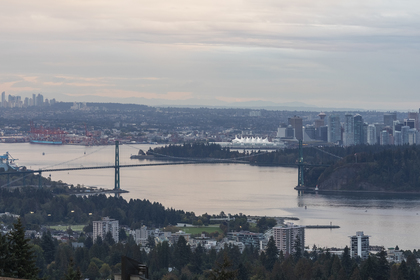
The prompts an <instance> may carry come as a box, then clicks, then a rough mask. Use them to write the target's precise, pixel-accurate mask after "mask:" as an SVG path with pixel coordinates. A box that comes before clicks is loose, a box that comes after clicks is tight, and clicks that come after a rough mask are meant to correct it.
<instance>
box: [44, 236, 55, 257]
mask: <svg viewBox="0 0 420 280" xmlns="http://www.w3.org/2000/svg"><path fill="white" fill-rule="evenodd" d="M41 248H42V250H44V259H45V261H46V263H47V264H50V263H51V262H52V261H53V260H54V258H55V244H54V240H53V238H52V236H51V232H50V231H47V232H44V233H43V234H42V238H41Z"/></svg>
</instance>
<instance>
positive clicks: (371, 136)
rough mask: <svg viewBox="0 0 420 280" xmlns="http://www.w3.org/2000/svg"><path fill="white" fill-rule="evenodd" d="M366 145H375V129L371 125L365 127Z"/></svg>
mask: <svg viewBox="0 0 420 280" xmlns="http://www.w3.org/2000/svg"><path fill="white" fill-rule="evenodd" d="M367 143H368V144H369V145H375V144H376V143H377V141H376V127H375V125H373V124H370V125H368V127H367Z"/></svg>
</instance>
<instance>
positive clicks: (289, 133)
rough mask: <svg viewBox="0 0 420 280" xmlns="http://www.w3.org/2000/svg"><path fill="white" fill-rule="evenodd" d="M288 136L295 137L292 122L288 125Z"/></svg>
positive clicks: (289, 137) (288, 137)
mask: <svg viewBox="0 0 420 280" xmlns="http://www.w3.org/2000/svg"><path fill="white" fill-rule="evenodd" d="M285 132H286V138H287V139H295V129H294V128H293V126H291V125H290V124H289V125H288V126H287V127H286V130H285Z"/></svg>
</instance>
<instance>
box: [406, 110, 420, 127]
mask: <svg viewBox="0 0 420 280" xmlns="http://www.w3.org/2000/svg"><path fill="white" fill-rule="evenodd" d="M408 118H409V119H413V120H414V128H415V129H417V130H419V128H420V127H419V113H417V112H408Z"/></svg>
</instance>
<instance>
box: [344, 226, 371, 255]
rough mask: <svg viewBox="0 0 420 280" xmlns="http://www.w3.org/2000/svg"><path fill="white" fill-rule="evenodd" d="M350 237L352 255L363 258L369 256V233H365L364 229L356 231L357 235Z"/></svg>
mask: <svg viewBox="0 0 420 280" xmlns="http://www.w3.org/2000/svg"><path fill="white" fill-rule="evenodd" d="M349 237H350V256H351V257H352V258H354V257H356V256H359V257H361V258H362V259H363V260H365V259H367V258H368V256H369V235H364V234H363V231H358V232H356V235H353V236H349Z"/></svg>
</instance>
